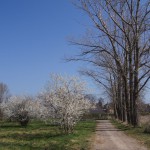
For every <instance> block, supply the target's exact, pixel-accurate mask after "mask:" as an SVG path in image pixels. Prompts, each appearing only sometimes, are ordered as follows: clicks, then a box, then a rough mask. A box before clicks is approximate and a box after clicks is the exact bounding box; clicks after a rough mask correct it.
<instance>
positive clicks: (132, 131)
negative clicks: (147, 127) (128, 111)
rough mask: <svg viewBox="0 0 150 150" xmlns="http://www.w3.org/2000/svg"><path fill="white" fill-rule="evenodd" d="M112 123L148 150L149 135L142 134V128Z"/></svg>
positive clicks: (149, 146)
mask: <svg viewBox="0 0 150 150" xmlns="http://www.w3.org/2000/svg"><path fill="white" fill-rule="evenodd" d="M112 123H113V124H114V125H115V126H116V127H117V128H118V129H121V130H123V131H124V132H125V133H126V134H127V135H129V136H132V137H133V138H135V139H137V140H138V141H140V142H141V143H142V144H144V145H145V146H147V147H148V148H149V149H150V134H148V133H144V126H142V127H135V128H134V127H132V126H129V125H124V124H122V123H120V122H118V121H116V120H112Z"/></svg>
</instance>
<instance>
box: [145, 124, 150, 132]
mask: <svg viewBox="0 0 150 150" xmlns="http://www.w3.org/2000/svg"><path fill="white" fill-rule="evenodd" d="M144 133H149V134H150V123H148V124H147V125H146V126H145V129H144Z"/></svg>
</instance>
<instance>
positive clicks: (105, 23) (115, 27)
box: [70, 0, 150, 126]
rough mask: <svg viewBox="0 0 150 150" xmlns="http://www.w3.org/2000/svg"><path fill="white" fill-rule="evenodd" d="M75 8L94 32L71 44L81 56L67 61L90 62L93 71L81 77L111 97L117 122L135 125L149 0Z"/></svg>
mask: <svg viewBox="0 0 150 150" xmlns="http://www.w3.org/2000/svg"><path fill="white" fill-rule="evenodd" d="M77 6H78V7H79V8H81V9H82V10H83V11H84V12H85V13H86V14H87V15H88V16H89V18H90V19H91V21H92V22H93V24H94V32H93V34H90V36H88V37H87V38H86V39H85V40H82V41H79V42H75V41H73V43H74V44H77V45H79V46H81V53H80V54H79V55H78V57H76V58H72V59H70V60H76V61H79V60H81V61H86V62H88V63H91V64H92V65H93V66H94V71H93V70H86V71H84V74H86V75H88V76H90V77H92V78H93V79H94V80H96V81H97V82H99V83H100V84H102V85H103V86H104V87H105V88H106V90H107V91H108V93H109V95H111V96H113V101H114V102H115V107H116V108H117V110H118V111H119V112H118V114H121V116H118V117H119V119H121V120H123V121H126V119H127V122H128V123H129V124H132V125H134V126H136V125H137V124H138V112H137V110H138V109H137V107H138V106H137V104H138V100H139V95H140V92H141V90H142V89H143V88H144V87H145V85H146V84H147V83H148V81H149V79H150V0H147V1H145V2H142V1H140V0H136V1H135V0H78V1H77ZM112 92H113V93H112ZM116 112H117V111H116ZM120 112H122V113H120Z"/></svg>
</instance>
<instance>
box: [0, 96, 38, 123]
mask: <svg viewBox="0 0 150 150" xmlns="http://www.w3.org/2000/svg"><path fill="white" fill-rule="evenodd" d="M35 104H36V103H35V102H34V101H32V100H31V98H30V97H27V96H12V97H10V99H9V100H8V102H6V103H2V104H1V108H2V109H3V112H4V117H5V118H7V119H11V120H12V119H13V120H15V121H18V122H19V123H20V124H21V126H26V125H27V124H28V122H29V120H30V119H31V118H34V117H35V116H36V114H37V113H36V112H37V108H36V105H35Z"/></svg>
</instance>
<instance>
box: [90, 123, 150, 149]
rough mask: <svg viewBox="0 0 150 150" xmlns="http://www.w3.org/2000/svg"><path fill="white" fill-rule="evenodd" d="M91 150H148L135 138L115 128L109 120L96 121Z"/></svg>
mask: <svg viewBox="0 0 150 150" xmlns="http://www.w3.org/2000/svg"><path fill="white" fill-rule="evenodd" d="M92 141H93V142H92V143H93V144H92V146H91V150H148V149H147V148H146V147H144V146H143V145H141V144H140V143H139V142H138V141H137V140H135V139H134V138H132V137H129V136H127V135H126V134H125V133H124V132H123V131H121V130H119V129H116V128H115V127H114V126H113V125H112V124H111V122H110V121H109V120H99V121H97V128H96V133H95V136H94V139H93V140H92Z"/></svg>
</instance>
